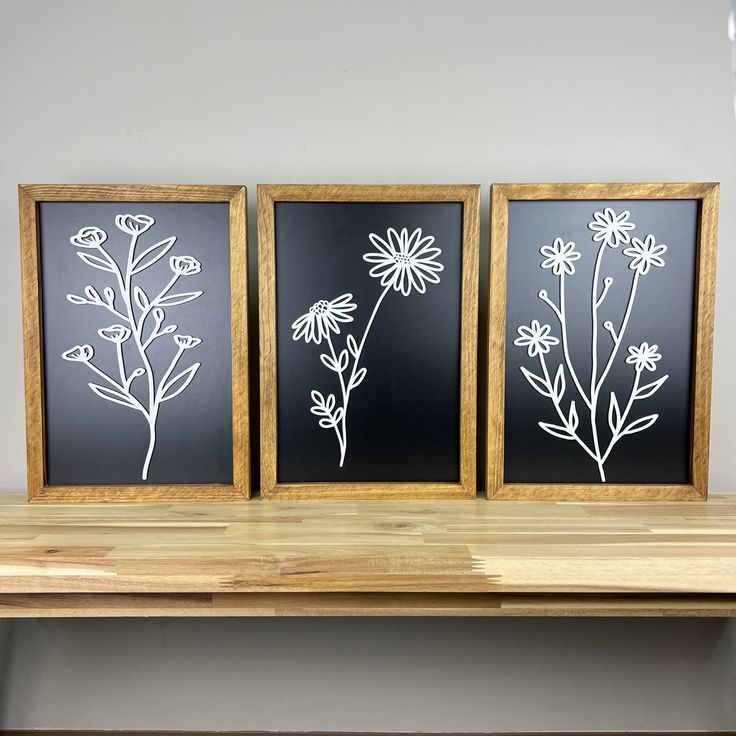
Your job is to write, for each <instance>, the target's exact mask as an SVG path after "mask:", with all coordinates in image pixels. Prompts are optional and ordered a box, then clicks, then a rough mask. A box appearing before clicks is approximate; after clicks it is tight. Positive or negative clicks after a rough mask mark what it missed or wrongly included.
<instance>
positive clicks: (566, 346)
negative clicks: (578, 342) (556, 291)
mask: <svg viewBox="0 0 736 736" xmlns="http://www.w3.org/2000/svg"><path fill="white" fill-rule="evenodd" d="M558 316H559V320H560V332H562V354H563V355H564V357H565V363H566V364H567V369H568V370H569V371H570V376H571V377H572V380H573V382H574V383H575V388H577V390H578V393H579V394H580V396H581V398H582V399H583V401H584V402H585V403H586V404H587V406H588V407H590V398H589V397H588V395H587V394H586V393H585V391H583V387H582V386H581V384H580V381H579V380H578V375H577V373H576V372H575V368H574V366H573V364H572V359H571V358H570V347H569V344H568V339H567V317H566V316H565V273H564V271H563V272H562V273H561V274H560V310H559V315H558Z"/></svg>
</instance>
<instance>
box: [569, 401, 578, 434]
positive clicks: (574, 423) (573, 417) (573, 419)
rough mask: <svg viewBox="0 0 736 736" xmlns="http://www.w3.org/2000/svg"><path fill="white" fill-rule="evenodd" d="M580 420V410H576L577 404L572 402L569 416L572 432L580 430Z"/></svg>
mask: <svg viewBox="0 0 736 736" xmlns="http://www.w3.org/2000/svg"><path fill="white" fill-rule="evenodd" d="M579 423H580V420H579V419H578V410H577V409H576V408H575V402H574V401H571V402H570V411H569V412H568V414H567V426H568V428H569V429H570V431H571V432H574V431H575V430H576V429H577V428H578V424H579Z"/></svg>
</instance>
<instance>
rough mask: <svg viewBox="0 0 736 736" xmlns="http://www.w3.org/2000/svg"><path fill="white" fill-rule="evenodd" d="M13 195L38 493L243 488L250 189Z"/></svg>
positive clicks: (220, 496) (31, 489)
mask: <svg viewBox="0 0 736 736" xmlns="http://www.w3.org/2000/svg"><path fill="white" fill-rule="evenodd" d="M19 196H20V226H21V262H22V287H23V318H24V323H23V325H24V342H25V383H26V434H27V455H28V496H29V500H30V501H34V502H39V501H40V502H43V501H47V502H62V501H63V502H75V501H79V502H108V501H135V502H142V501H174V500H192V501H195V500H230V499H233V500H234V499H243V498H247V497H248V493H249V460H248V377H247V332H246V331H247V324H246V301H247V299H246V288H247V287H246V191H245V188H244V187H238V186H73V185H21V186H20V188H19Z"/></svg>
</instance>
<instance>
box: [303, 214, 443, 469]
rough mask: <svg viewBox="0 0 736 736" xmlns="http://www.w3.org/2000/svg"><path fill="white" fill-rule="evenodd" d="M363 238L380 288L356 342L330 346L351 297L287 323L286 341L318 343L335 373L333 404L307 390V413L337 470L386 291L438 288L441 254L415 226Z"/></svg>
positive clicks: (319, 305)
mask: <svg viewBox="0 0 736 736" xmlns="http://www.w3.org/2000/svg"><path fill="white" fill-rule="evenodd" d="M368 240H369V241H370V242H371V244H372V245H373V246H374V248H375V250H374V251H373V252H370V253H366V254H365V255H364V256H363V260H364V261H365V262H366V263H370V264H373V265H372V266H371V269H370V271H369V272H368V273H369V275H370V276H371V277H373V278H376V279H379V280H380V285H381V286H382V287H383V289H382V291H381V293H380V294H379V296H378V298H377V299H376V302H375V304H374V305H373V309H372V311H371V314H370V317H369V318H368V321H367V323H366V326H365V328H364V330H363V334H362V335H361V336H360V339H359V340H356V338H355V336H354V335H353V334H351V333H347V334H346V339H345V346H344V347H342V348H340V349H338V348H336V347H335V344H334V342H333V334H334V335H340V334H341V332H340V330H341V325H343V326H344V325H346V324H349V323H350V322H352V321H353V316H352V312H354V311H355V310H356V309H357V308H358V305H357V304H356V303H355V302H354V301H353V295H352V294H351V293H345V294H341V295H340V296H338V297H336V298H335V299H332V300H326V299H321V300H319V301H317V302H315V303H314V304H313V305H312V306H311V307H310V308H309V310H308V311H307V312H306V313H305V314H302V315H301V316H300V317H298V318H297V319H296V320H295V321H294V322H293V324H292V325H291V328H292V330H293V335H292V338H293V339H294V340H295V341H298V340H301V339H304V341H305V342H307V343H309V342H313V343H314V344H315V345H321V344H322V342H323V341H324V343H325V344H326V346H327V352H324V353H321V354H320V356H319V357H320V360H321V361H322V363H323V365H324V366H325V367H326V368H327V369H328V370H330V371H332V372H334V373H336V374H337V379H338V384H339V400H338V398H337V397H336V395H335V394H334V393H330V394H328V395H327V396H325V395H323V394H322V393H321V392H320V391H317V390H312V391H311V393H310V395H311V399H312V402H313V403H312V407H311V408H310V411H311V413H312V414H314V415H315V416H316V417H318V423H319V426H320V427H322V428H323V429H332V430H334V432H335V436H336V438H337V443H338V447H339V450H340V461H339V463H340V467H341V468H342V467H343V465H344V463H345V456H346V453H347V448H348V425H347V418H348V405H349V403H350V397H351V394H352V392H353V391H354V390H355V389H356V388H358V386H360V385H361V383H363V381H364V380H365V377H366V375H367V373H368V369H367V368H366V367H365V366H363V365H361V358H362V355H363V349H364V347H365V344H366V340H367V339H368V334H369V333H370V331H371V328H372V327H373V325H374V323H375V320H376V315H377V314H378V311H379V309H380V307H381V304H383V301H384V299H385V298H386V296H387V295H388V293H389V292H390V291H392V290H393V291H396V292H399V293H400V294H402V295H403V296H405V297H407V296H409V295H410V294H411V293H412V291H415V292H418V293H420V294H424V293H426V290H427V283H430V284H438V283H439V281H440V277H439V273H440V272H441V271H442V270H443V269H444V266H443V265H442V264H441V263H438V262H437V261H436V258H437V257H438V256H439V255H440V253H441V252H442V251H441V249H440V248H438V247H433V246H434V242H435V237H434V236H433V235H423V234H422V229H421V228H416V229H415V230H414V231H412V232H411V233H409V230H408V228H403V229H402V230H401V231H400V232H399V231H398V230H397V229H395V228H388V230H387V231H386V235H385V236H384V237H382V236H379V235H377V234H376V233H370V234H369V235H368Z"/></svg>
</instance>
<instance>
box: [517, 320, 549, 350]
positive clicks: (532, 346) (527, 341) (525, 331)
mask: <svg viewBox="0 0 736 736" xmlns="http://www.w3.org/2000/svg"><path fill="white" fill-rule="evenodd" d="M516 331H517V332H518V333H519V337H517V338H516V340H514V345H517V346H518V347H525V348H526V352H527V355H528V356H529V357H530V358H533V357H534V356H535V355H539V354H544V353H548V352H549V350H550V348H551V347H552V345H558V344H559V342H560V341H559V340H558V339H557V338H556V337H554V336H552V335H550V332H551V331H552V328H551V327H550V326H549V325H541V324H539V320H536V319H533V320H532V323H531V324H530V325H529V326H528V327H527V326H526V325H521V326H520V327H518V328H517V330H516Z"/></svg>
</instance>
